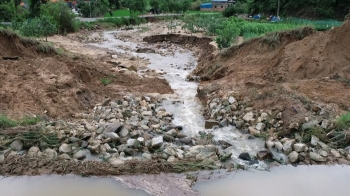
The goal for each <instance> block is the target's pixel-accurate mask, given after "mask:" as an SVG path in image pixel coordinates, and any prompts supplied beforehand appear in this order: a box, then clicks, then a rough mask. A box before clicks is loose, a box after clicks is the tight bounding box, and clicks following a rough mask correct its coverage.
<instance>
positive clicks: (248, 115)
mask: <svg viewBox="0 0 350 196" xmlns="http://www.w3.org/2000/svg"><path fill="white" fill-rule="evenodd" d="M253 118H254V113H253V112H248V113H246V114H245V115H244V116H243V120H244V121H246V122H249V121H251V120H252V119H253Z"/></svg>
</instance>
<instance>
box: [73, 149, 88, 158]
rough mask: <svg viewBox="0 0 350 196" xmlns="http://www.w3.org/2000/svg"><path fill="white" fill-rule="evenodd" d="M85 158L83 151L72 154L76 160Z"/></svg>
mask: <svg viewBox="0 0 350 196" xmlns="http://www.w3.org/2000/svg"><path fill="white" fill-rule="evenodd" d="M85 157H86V152H85V150H79V151H78V152H77V153H75V154H74V158H76V159H78V160H82V159H85Z"/></svg>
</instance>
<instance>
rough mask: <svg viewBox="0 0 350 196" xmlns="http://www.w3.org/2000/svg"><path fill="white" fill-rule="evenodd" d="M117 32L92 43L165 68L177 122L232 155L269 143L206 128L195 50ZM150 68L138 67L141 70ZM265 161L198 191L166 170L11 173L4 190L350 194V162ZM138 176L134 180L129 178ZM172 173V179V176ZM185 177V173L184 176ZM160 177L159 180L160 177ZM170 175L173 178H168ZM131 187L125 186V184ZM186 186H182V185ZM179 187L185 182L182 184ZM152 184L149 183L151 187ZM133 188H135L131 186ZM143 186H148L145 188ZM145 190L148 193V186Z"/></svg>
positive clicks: (118, 194) (0, 185)
mask: <svg viewBox="0 0 350 196" xmlns="http://www.w3.org/2000/svg"><path fill="white" fill-rule="evenodd" d="M115 34H118V31H111V32H104V37H105V38H106V39H107V41H105V42H102V43H97V44H92V45H94V46H97V47H100V48H108V49H109V50H113V51H116V52H122V53H130V54H132V55H134V56H135V57H136V56H138V57H144V58H147V59H149V62H150V64H149V66H148V69H152V70H155V71H157V72H163V73H164V74H163V75H162V76H161V77H164V78H165V79H166V80H167V81H168V82H169V85H170V86H171V88H172V89H173V90H174V92H175V93H174V95H173V96H169V99H167V100H164V102H163V103H162V104H163V107H164V108H165V109H166V110H167V111H170V112H172V113H173V114H174V121H173V123H174V124H176V125H179V126H182V127H183V130H184V133H185V134H187V135H189V136H195V135H197V134H198V133H199V131H205V132H210V133H212V134H213V136H214V139H215V140H224V141H227V142H229V143H231V144H233V146H235V147H234V148H233V147H230V148H227V149H226V150H225V151H228V152H231V153H232V156H233V157H238V155H239V154H240V153H241V152H244V151H245V152H254V151H258V150H260V149H262V148H264V142H263V141H262V140H260V139H252V140H248V139H245V138H244V137H242V135H241V134H240V132H239V131H238V130H236V129H235V127H232V126H230V127H226V128H216V129H212V130H205V129H204V119H203V117H202V110H203V107H202V106H201V104H200V101H199V100H198V99H197V97H196V94H197V87H198V84H197V83H195V82H190V81H187V80H186V76H187V75H188V74H189V73H190V72H191V71H192V70H193V69H194V68H195V66H196V58H195V57H194V55H193V54H192V53H191V52H190V51H188V50H184V49H182V48H180V47H176V49H174V50H172V51H171V52H170V51H169V49H168V48H164V49H156V46H155V45H152V44H151V45H149V44H146V43H133V42H124V41H121V40H118V39H116V38H115V36H114V35H115ZM137 47H141V48H153V49H156V51H159V53H161V54H162V55H161V54H159V53H137V52H136V49H137ZM143 71H145V70H139V74H141V75H142V72H143ZM266 167H267V166H266V165H265V164H264V163H263V162H261V163H260V162H259V163H258V164H257V165H255V167H254V168H248V170H246V171H243V170H239V171H238V172H237V173H236V172H231V173H229V174H225V175H223V176H221V177H220V178H218V179H215V180H214V179H213V180H208V181H200V182H197V184H196V185H195V186H194V187H193V190H195V191H193V190H186V191H187V192H186V191H181V190H180V189H171V188H168V187H169V183H174V184H176V183H178V182H176V181H181V178H178V180H174V179H175V178H168V177H167V176H166V175H163V176H156V175H152V176H151V175H150V176H147V175H143V176H142V180H141V177H140V176H135V177H130V176H129V177H123V176H122V177H115V178H113V177H111V178H94V177H90V178H83V177H77V176H71V175H67V176H57V175H50V176H33V177H27V176H23V177H8V178H2V179H1V181H0V189H1V190H2V191H1V194H0V195H6V196H25V195H33V196H34V195H35V196H40V195H50V196H56V195H57V196H58V195H60V196H63V195H65V196H73V195H74V196H75V195H84V196H95V195H103V196H108V195H111V196H112V195H115V196H127V195H149V194H151V195H208V196H209V195H221V196H222V195H237V196H241V195H247V196H248V195H249V196H254V195H269V196H275V195H276V196H277V195H284V196H287V195H305V196H306V195H319V196H320V195H324V196H327V195H337V196H342V195H344V196H345V195H349V192H350V186H348V185H347V182H348V180H349V179H350V167H345V166H344V167H342V166H339V165H338V166H331V167H328V166H299V167H296V168H295V167H292V166H282V167H275V168H271V169H270V171H269V172H268V171H261V170H265V169H266ZM130 178H133V180H131V182H132V183H130V182H129V183H128V182H127V181H125V180H126V179H129V180H130ZM167 178H168V179H167ZM183 178H185V177H184V175H183ZM157 179H158V180H157ZM169 179H170V180H169ZM122 184H124V185H125V186H127V187H129V188H126V187H125V186H123V185H122ZM181 186H182V185H181ZM181 186H180V187H181ZM147 187H148V188H147ZM130 188H132V189H130ZM140 189H143V190H140ZM144 190H146V192H145V191H144Z"/></svg>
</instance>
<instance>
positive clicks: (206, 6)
mask: <svg viewBox="0 0 350 196" xmlns="http://www.w3.org/2000/svg"><path fill="white" fill-rule="evenodd" d="M201 8H213V4H212V3H203V4H201Z"/></svg>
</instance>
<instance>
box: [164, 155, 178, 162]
mask: <svg viewBox="0 0 350 196" xmlns="http://www.w3.org/2000/svg"><path fill="white" fill-rule="evenodd" d="M176 161H179V159H177V158H175V157H174V156H169V157H168V160H167V162H170V163H172V162H176Z"/></svg>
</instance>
